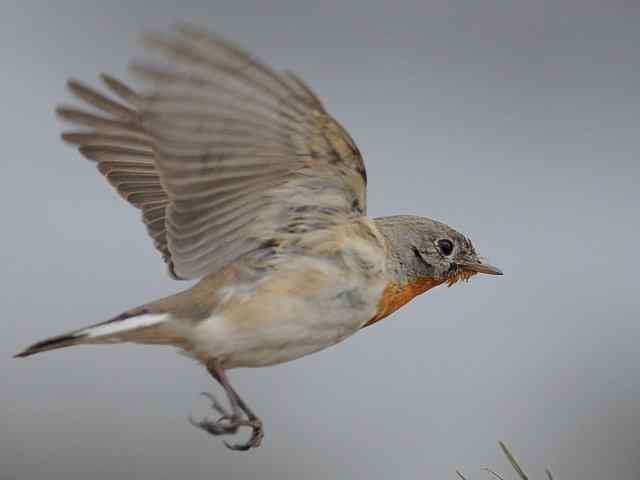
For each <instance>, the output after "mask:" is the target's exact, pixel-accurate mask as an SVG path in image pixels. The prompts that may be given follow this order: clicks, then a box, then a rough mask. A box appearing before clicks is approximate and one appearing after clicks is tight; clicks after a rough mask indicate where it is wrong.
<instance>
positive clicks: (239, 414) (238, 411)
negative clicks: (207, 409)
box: [189, 362, 264, 450]
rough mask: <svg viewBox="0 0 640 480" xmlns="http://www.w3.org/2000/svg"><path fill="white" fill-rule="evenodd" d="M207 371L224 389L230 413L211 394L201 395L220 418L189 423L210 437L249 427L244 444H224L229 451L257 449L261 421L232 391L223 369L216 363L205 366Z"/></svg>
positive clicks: (260, 432) (260, 434) (262, 432)
mask: <svg viewBox="0 0 640 480" xmlns="http://www.w3.org/2000/svg"><path fill="white" fill-rule="evenodd" d="M207 370H208V371H209V373H210V374H211V376H212V377H213V378H215V379H216V380H217V381H218V383H219V384H220V385H221V386H222V388H224V391H225V392H226V394H227V398H228V399H229V404H230V406H231V411H229V410H227V409H226V408H225V407H223V406H222V405H221V404H220V402H218V400H217V399H216V397H215V396H213V395H212V394H210V393H203V395H205V396H206V397H207V398H208V399H209V400H211V408H213V409H214V410H215V411H216V412H218V413H219V414H220V415H221V417H220V418H218V419H217V420H216V421H212V420H209V419H207V418H205V419H203V420H200V421H199V422H198V421H195V420H193V419H192V418H190V419H189V420H190V421H191V423H192V424H193V425H194V426H196V427H198V428H201V429H203V430H204V431H206V432H208V433H210V434H212V435H232V434H234V433H236V432H237V431H238V429H239V428H240V427H249V428H251V438H249V440H248V441H247V442H246V443H235V444H230V443H228V442H224V444H225V445H226V446H227V448H230V449H231V450H249V449H250V448H256V447H259V446H260V443H261V442H262V438H263V437H264V430H263V429H262V421H261V420H260V419H259V418H258V417H257V416H256V414H255V413H253V411H252V410H251V409H250V408H249V406H248V405H247V404H246V403H245V401H244V400H242V398H241V397H240V395H238V393H237V392H236V391H235V390H234V388H233V387H232V386H231V384H230V383H229V379H228V378H227V375H226V373H225V371H224V369H223V368H221V367H220V365H219V364H218V363H217V362H209V363H208V364H207ZM243 413H244V415H243Z"/></svg>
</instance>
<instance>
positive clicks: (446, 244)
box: [438, 238, 453, 256]
mask: <svg viewBox="0 0 640 480" xmlns="http://www.w3.org/2000/svg"><path fill="white" fill-rule="evenodd" d="M438 248H439V249H440V252H441V253H442V254H443V255H445V256H449V255H451V253H452V252H453V242H452V241H451V240H449V239H447V238H443V239H442V240H438Z"/></svg>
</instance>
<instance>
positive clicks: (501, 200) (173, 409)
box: [0, 0, 640, 480]
mask: <svg viewBox="0 0 640 480" xmlns="http://www.w3.org/2000/svg"><path fill="white" fill-rule="evenodd" d="M639 6H640V5H638V4H637V2H632V1H624V0H613V1H609V2H600V1H592V0H555V1H542V0H540V1H525V0H522V1H519V0H518V1H514V0H478V1H475V2H464V1H453V0H449V1H444V0H442V1H439V0H438V1H431V0H429V1H424V0H420V1H418V0H416V1H397V2H388V1H383V0H366V1H365V0H340V1H338V0H323V1H321V2H319V1H316V2H311V1H299V0H282V1H280V0H273V1H258V0H254V1H244V0H234V1H226V2H222V1H200V2H197V1H184V2H176V1H173V2H168V1H156V2H153V4H151V2H142V1H127V2H89V1H83V2H80V1H77V2H69V1H59V2H44V1H43V2H36V1H23V2H15V3H14V4H8V3H7V4H4V5H3V9H2V20H1V21H0V22H1V24H2V28H0V52H1V56H0V58H1V60H2V64H3V66H2V75H1V76H0V87H1V88H2V92H3V93H2V108H0V125H2V131H3V132H4V133H3V135H2V147H3V149H2V152H3V153H2V159H1V160H0V178H1V179H2V188H1V189H0V213H1V215H2V227H1V228H0V231H1V232H2V235H1V240H0V246H1V247H2V248H0V263H1V264H2V266H3V268H2V280H1V285H2V289H1V290H0V299H1V302H2V309H1V312H2V319H3V320H2V323H1V327H0V329H1V330H0V331H1V335H0V358H2V359H3V360H2V361H0V378H1V380H2V387H1V388H0V405H2V408H0V478H2V479H5V478H6V479H16V478H24V479H27V478H28V479H36V478H47V479H50V480H54V479H66V480H71V479H86V478H92V479H113V478H118V477H134V476H135V478H138V479H154V480H157V479H164V478H167V479H169V478H185V479H191V478H193V479H199V478H203V479H205V478H207V479H210V478H215V479H223V478H225V479H226V478H230V479H247V478H253V477H256V476H258V475H259V476H260V478H261V479H263V480H268V479H279V480H280V479H282V478H305V479H308V480H312V479H327V478H381V479H382V478H397V479H413V478H416V479H417V478H420V479H422V478H430V479H431V478H433V479H445V478H450V479H452V478H456V477H455V469H460V470H461V471H462V472H464V473H465V475H466V476H467V477H469V478H471V479H475V478H486V473H485V472H482V471H481V468H482V467H484V466H492V467H494V468H496V469H498V470H502V471H507V470H508V468H507V464H506V461H505V459H504V457H503V456H502V454H501V453H500V451H499V449H498V447H497V442H498V440H503V441H505V442H507V443H508V444H509V445H510V446H511V447H512V448H513V450H514V452H515V453H516V454H517V455H518V456H519V457H520V459H521V461H522V464H523V467H524V468H525V469H526V471H527V472H528V473H529V474H530V475H531V476H532V477H537V478H542V476H543V473H544V468H545V467H547V466H548V467H550V468H551V470H552V471H553V472H554V474H555V476H556V477H557V478H558V479H570V478H573V479H575V478H580V479H601V478H639V477H640V402H639V401H638V400H639V399H640V375H639V373H638V369H637V365H638V362H639V360H640V350H639V349H638V339H640V324H639V315H638V313H639V310H640V296H639V291H638V280H637V274H638V269H639V267H640V264H639V263H640V262H639V260H638V237H639V234H640V215H639V214H638V210H639V207H640V189H639V188H638V182H639V181H640V164H639V161H638V156H639V155H640V134H639V128H640V102H639V101H638V98H639V97H640V55H639V53H638V52H639V47H640V29H639V28H638V23H639V21H640V10H639ZM180 20H183V21H191V22H196V23H198V24H200V25H203V26H206V27H208V28H209V29H211V30H213V31H215V32H217V33H220V34H223V35H225V36H227V37H228V38H230V39H232V40H234V41H236V42H238V43H240V44H241V45H243V46H245V47H247V48H249V49H250V50H251V51H253V52H254V53H256V54H257V55H258V56H260V57H261V58H263V59H264V60H265V61H267V62H269V63H270V64H272V65H274V66H275V67H277V68H283V69H284V68H287V69H291V70H293V71H295V72H296V73H298V74H299V75H301V76H302V77H303V78H304V79H306V81H307V82H308V83H309V84H310V85H311V86H312V87H314V88H315V89H316V91H317V93H318V94H319V95H320V97H321V98H322V99H323V100H324V102H325V105H326V107H327V109H328V110H329V111H330V112H331V113H333V114H334V115H335V116H336V117H337V118H338V119H339V120H340V121H341V122H342V123H343V124H344V125H345V126H346V127H347V128H348V130H349V131H350V133H351V134H352V135H353V137H354V138H355V139H356V141H357V143H358V145H359V147H360V149H361V150H362V152H363V154H364V156H365V158H366V161H367V168H368V173H369V178H370V183H369V213H370V214H371V215H372V216H383V215H390V214H398V213H407V214H417V215H424V216H429V217H432V218H435V219H439V220H443V221H445V222H446V223H448V224H450V225H451V226H453V227H454V228H457V229H459V230H461V231H463V232H465V233H466V234H468V235H469V236H470V237H471V238H472V240H473V241H474V243H475V245H476V247H477V249H478V250H479V252H480V253H481V254H483V255H485V256H486V257H487V258H488V259H489V260H490V261H491V262H492V263H494V264H496V265H498V266H499V267H500V268H502V269H503V270H504V272H505V276H504V277H499V278H494V277H476V278H474V279H473V280H472V281H471V282H470V283H469V284H468V285H466V284H460V285H456V286H455V287H453V288H451V289H447V288H438V289H435V290H433V291H431V292H430V293H428V294H427V295H425V296H423V297H420V298H418V299H417V300H416V301H414V302H413V303H411V304H410V305H408V306H406V307H405V308H403V309H402V310H400V311H399V312H397V313H396V314H395V315H394V316H393V317H391V318H389V319H387V320H386V321H384V322H381V323H379V324H377V325H376V326H374V327H372V328H368V329H366V330H365V331H363V332H361V333H359V334H358V335H356V336H354V337H352V338H351V339H349V340H347V341H346V342H344V343H342V344H340V345H338V346H336V347H333V348H331V349H329V350H325V351H323V352H321V353H319V354H316V355H312V356H309V357H306V358H303V359H301V360H298V361H296V362H293V363H290V364H285V365H281V366H277V367H272V368H266V369H259V370H237V371H233V372H231V378H232V380H233V381H234V382H235V385H236V388H237V389H238V390H239V391H240V392H241V393H242V394H243V396H244V397H245V398H246V399H248V401H249V402H250V404H251V405H252V406H253V407H254V409H255V410H256V411H257V412H258V413H259V414H261V416H262V418H263V419H264V420H265V424H266V439H265V442H264V446H263V447H262V448H260V449H258V450H256V451H253V452H251V453H249V454H238V453H234V452H230V451H228V450H226V449H225V448H224V447H223V445H222V444H221V442H220V440H219V439H216V438H210V437H207V436H206V435H205V434H203V433H202V432H200V431H197V430H195V429H194V428H193V427H191V426H190V425H189V424H188V422H187V420H186V418H187V415H188V413H190V412H193V413H195V414H198V415H199V414H204V413H206V412H207V404H206V402H205V400H204V399H203V398H201V397H199V396H198V392H200V391H203V390H214V389H215V388H216V387H215V386H214V384H213V382H212V380H211V379H210V378H209V377H208V375H207V374H206V372H205V371H204V369H202V368H200V367H198V366H196V365H195V364H193V362H191V361H190V360H187V359H185V358H182V357H180V356H177V355H175V353H174V352H173V351H171V350H170V349H168V348H152V347H137V346H112V347H109V346H105V347H79V348H74V349H69V350H64V351H58V352H52V353H49V354H44V355H42V356H37V357H31V358H28V359H26V360H22V361H18V360H13V359H11V358H10V357H11V355H13V354H14V353H16V352H17V351H18V350H19V349H21V348H23V347H24V346H26V345H27V344H29V343H31V342H33V341H35V340H40V339H42V338H43V337H47V336H50V335H53V334H58V333H62V332H64V331H66V330H69V329H73V328H77V327H80V326H84V325H86V324H89V323H94V322H97V321H101V320H105V319H107V318H109V317H111V316H113V315H115V314H117V313H119V312H120V311H122V310H124V309H126V308H129V307H132V306H135V305H138V304H140V303H143V302H145V301H148V300H150V299H153V298H156V297H160V296H164V295H167V294H170V293H172V292H174V291H177V290H179V289H182V288H185V287H186V286H187V284H180V283H176V282H172V281H171V280H170V279H169V278H168V277H167V276H166V275H165V267H164V265H163V263H162V261H161V259H160V257H159V255H158V254H156V252H155V250H154V249H153V247H152V245H151V242H150V240H149V239H148V238H147V235H146V232H145V231H144V227H143V226H142V225H141V223H140V221H139V218H138V213H137V212H136V211H135V210H134V209H133V208H131V207H130V206H128V205H127V204H126V203H125V202H124V201H122V200H121V199H120V198H118V196H117V195H116V194H115V193H114V192H113V191H112V190H111V188H110V187H109V186H108V185H107V184H106V182H105V181H103V179H102V178H100V176H99V174H98V173H97V171H95V168H94V166H93V165H91V164H89V162H87V161H85V160H83V159H81V157H80V156H79V154H77V153H76V152H75V151H74V150H73V149H72V148H70V147H68V146H65V145H63V143H62V142H61V141H60V140H59V133H60V131H61V125H60V124H59V122H58V121H57V120H56V119H55V117H54V115H53V109H54V107H55V105H56V104H57V103H59V102H64V101H69V100H70V95H69V94H67V93H66V91H65V87H64V82H65V81H66V79H67V78H68V77H69V76H74V77H77V78H79V79H82V80H85V81H87V82H91V83H93V84H96V79H97V74H98V73H99V72H101V71H106V72H111V73H114V74H116V75H118V76H125V74H126V64H127V62H128V61H129V60H130V59H131V58H132V56H135V55H136V54H140V53H141V49H140V48H139V45H138V43H137V41H138V35H139V33H140V32H142V31H145V30H149V29H164V28H166V27H167V26H168V25H170V24H171V23H172V22H175V21H180ZM215 391H217V390H215Z"/></svg>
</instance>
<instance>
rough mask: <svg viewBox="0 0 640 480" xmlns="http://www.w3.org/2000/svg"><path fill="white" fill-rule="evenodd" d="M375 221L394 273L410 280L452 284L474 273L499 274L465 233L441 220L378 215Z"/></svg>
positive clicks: (466, 278) (500, 273) (500, 272)
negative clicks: (389, 249)
mask: <svg viewBox="0 0 640 480" xmlns="http://www.w3.org/2000/svg"><path fill="white" fill-rule="evenodd" d="M376 225H377V226H378V228H379V229H380V230H381V231H382V233H383V235H384V236H385V237H386V238H387V241H388V242H389V244H390V246H391V249H392V252H391V253H392V255H393V257H394V261H395V268H396V269H398V270H399V271H398V272H397V273H398V274H399V275H400V276H401V277H402V278H404V279H406V280H407V281H409V282H415V281H418V280H420V279H427V278H430V279H433V281H434V282H437V283H444V282H446V283H447V284H448V285H449V286H451V285H453V284H454V283H456V282H458V281H460V280H468V279H469V278H471V277H472V276H473V275H476V274H477V273H485V274H488V275H502V271H500V270H499V269H498V268H496V267H494V266H492V265H489V264H488V263H486V262H485V261H484V260H483V259H482V258H481V257H479V256H478V254H477V253H476V251H475V248H474V247H473V244H472V243H471V241H470V240H469V239H468V238H467V237H465V236H464V235H462V234H461V233H459V232H457V231H456V230H454V229H453V228H451V227H449V226H448V225H445V224H444V223H440V222H437V221H435V220H431V219H429V218H424V217H414V216H409V215H399V216H394V217H383V218H378V219H376Z"/></svg>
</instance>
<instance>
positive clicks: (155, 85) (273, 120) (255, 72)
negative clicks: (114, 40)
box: [58, 27, 366, 279]
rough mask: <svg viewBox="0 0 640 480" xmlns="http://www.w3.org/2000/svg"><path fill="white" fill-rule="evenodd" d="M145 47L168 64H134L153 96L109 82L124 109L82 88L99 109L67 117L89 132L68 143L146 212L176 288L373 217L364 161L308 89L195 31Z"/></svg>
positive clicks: (69, 135)
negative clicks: (301, 238) (309, 235)
mask: <svg viewBox="0 0 640 480" xmlns="http://www.w3.org/2000/svg"><path fill="white" fill-rule="evenodd" d="M145 40H146V44H147V45H148V46H149V47H150V48H151V49H152V50H154V51H156V52H157V53H159V54H160V57H161V58H162V57H164V59H165V65H160V64H159V63H149V62H144V63H134V64H133V65H132V70H133V72H134V73H135V74H137V75H138V76H140V77H141V78H142V79H143V80H144V81H145V82H146V87H147V88H146V89H145V90H143V91H141V92H139V93H138V92H134V91H133V90H132V89H130V88H129V87H127V86H125V85H124V84H123V83H121V82H119V81H118V80H116V79H114V78H112V77H110V76H107V75H103V76H102V80H103V81H104V83H105V84H106V86H107V88H108V89H109V90H110V91H111V92H112V93H113V94H115V96H117V97H118V100H117V101H116V100H112V99H110V98H108V97H106V96H104V95H102V94H100V93H98V92H97V91H95V90H93V89H92V88H90V87H87V86H85V85H83V84H81V83H79V82H77V81H75V80H71V81H69V88H70V90H71V91H72V92H73V93H74V94H75V95H76V96H77V97H78V98H79V99H81V100H83V101H84V102H86V103H87V104H88V105H90V106H92V107H94V108H95V109H97V110H98V111H97V112H95V113H93V112H85V111H83V110H80V109H77V108H73V107H60V108H59V109H58V114H59V115H60V116H61V117H62V118H63V119H64V120H66V121H69V122H71V123H74V124H76V125H80V126H82V127H84V129H83V130H82V131H73V132H66V133H64V134H63V138H64V139H65V140H67V141H69V142H71V143H74V144H77V145H79V146H80V151H81V152H82V154H83V155H84V156H85V157H87V158H89V159H91V160H94V161H96V162H97V164H98V169H99V170H100V172H101V173H102V174H103V175H105V177H106V178H107V180H108V181H109V182H110V183H111V184H112V185H113V186H114V187H115V188H116V189H117V190H118V192H119V193H120V194H121V195H122V196H123V197H124V198H125V199H126V200H128V201H129V202H130V203H131V204H132V205H134V206H136V207H138V208H140V209H141V210H142V217H143V220H144V223H145V224H146V226H147V229H148V231H149V234H150V235H151V237H152V238H153V240H154V243H155V246H156V248H157V249H158V250H159V251H160V252H161V253H162V255H163V257H164V259H165V261H166V262H167V264H168V266H169V271H170V273H171V275H172V276H173V277H174V278H177V279H193V278H199V277H201V276H203V275H205V274H207V273H209V272H213V271H217V270H220V269H221V268H222V267H224V265H226V264H227V263H229V262H231V261H233V260H235V259H237V258H239V257H241V256H243V255H245V254H247V253H249V252H253V251H256V250H259V249H265V248H273V247H278V246H282V245H286V244H288V243H289V244H290V243H291V242H292V241H293V240H294V239H295V238H296V237H297V236H298V235H301V234H304V233H305V232H310V231H315V230H318V229H324V228H330V227H331V226H334V225H337V224H341V223H345V222H350V221H352V220H353V219H354V217H357V216H361V215H364V214H365V210H366V196H365V190H366V173H365V168H364V163H363V161H362V157H361V156H360V153H359V151H358V149H357V147H356V145H355V143H354V142H353V140H352V139H351V137H350V136H349V134H348V133H347V132H346V131H345V130H344V129H343V128H342V127H341V126H340V124H338V122H336V121H335V120H334V119H333V118H332V117H331V116H330V115H329V114H327V113H326V111H325V110H324V108H323V106H322V103H321V102H320V100H319V99H318V98H317V97H316V95H315V94H314V93H313V92H312V91H311V90H310V89H309V87H308V86H307V85H305V83H304V82H302V80H300V79H299V78H298V77H296V76H295V75H293V74H292V73H289V72H285V73H276V72H274V71H273V70H271V69H270V68H269V67H268V66H266V65H264V64H262V63H261V62H259V61H258V60H257V59H255V58H254V57H252V56H251V55H249V54H248V53H246V52H245V51H243V50H241V49H240V48H238V47H236V46H234V45H231V44H229V43H227V42H225V41H223V40H221V39H219V38H217V37H214V36H212V35H210V34H208V33H206V32H204V31H202V30H198V29H196V28H194V27H178V28H177V29H176V31H175V32H174V33H173V34H171V35H167V36H165V35H149V36H147V37H145Z"/></svg>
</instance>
